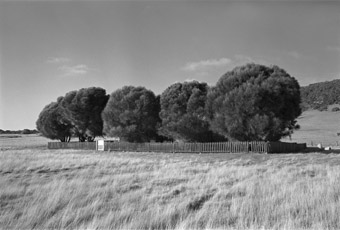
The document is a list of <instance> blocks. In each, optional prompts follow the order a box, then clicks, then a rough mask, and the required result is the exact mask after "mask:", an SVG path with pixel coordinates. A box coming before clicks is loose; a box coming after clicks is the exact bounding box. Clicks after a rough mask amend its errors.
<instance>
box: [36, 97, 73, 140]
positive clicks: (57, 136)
mask: <svg viewBox="0 0 340 230" xmlns="http://www.w3.org/2000/svg"><path fill="white" fill-rule="evenodd" d="M36 125H37V129H38V131H39V132H40V133H41V134H42V135H43V136H44V137H47V138H49V139H52V140H60V141H61V142H69V141H70V139H71V136H72V131H73V125H72V124H71V122H70V121H69V120H68V119H67V118H66V117H65V116H64V113H63V108H61V107H60V104H59V103H58V102H52V103H50V104H49V105H47V106H45V108H44V109H43V110H42V111H41V113H40V114H39V118H38V120H37V122H36Z"/></svg>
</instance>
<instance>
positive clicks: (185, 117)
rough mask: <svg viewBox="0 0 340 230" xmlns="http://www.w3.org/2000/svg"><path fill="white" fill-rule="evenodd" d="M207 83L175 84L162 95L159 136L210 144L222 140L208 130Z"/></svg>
mask: <svg viewBox="0 0 340 230" xmlns="http://www.w3.org/2000/svg"><path fill="white" fill-rule="evenodd" d="M207 92H208V86H207V84H206V83H200V82H198V81H191V82H184V83H175V84H173V85H171V86H170V87H168V88H167V89H166V90H165V91H164V92H163V93H162V95H161V99H160V103H161V112H160V117H161V119H162V126H161V128H160V133H161V134H163V135H165V136H167V137H171V138H173V139H177V140H184V141H197V142H210V141H214V140H221V139H223V138H222V137H221V136H219V135H217V134H214V133H213V132H212V131H210V130H209V123H208V121H207V119H206V116H205V102H206V96H207Z"/></svg>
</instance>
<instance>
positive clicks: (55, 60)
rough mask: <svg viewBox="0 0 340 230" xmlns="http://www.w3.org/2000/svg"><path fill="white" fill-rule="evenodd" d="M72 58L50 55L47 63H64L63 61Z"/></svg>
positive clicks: (68, 60)
mask: <svg viewBox="0 0 340 230" xmlns="http://www.w3.org/2000/svg"><path fill="white" fill-rule="evenodd" d="M70 61H71V59H69V58H66V57H50V58H48V59H47V61H46V62H47V63H52V64H62V63H67V62H70Z"/></svg>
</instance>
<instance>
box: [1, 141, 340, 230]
mask: <svg viewBox="0 0 340 230" xmlns="http://www.w3.org/2000/svg"><path fill="white" fill-rule="evenodd" d="M10 141H12V140H10ZM27 143H28V144H29V142H27ZM28 144H27V145H28ZM36 145H37V143H36V142H35V143H33V146H36ZM38 146H39V147H38V148H36V147H31V148H27V149H23V148H22V146H21V147H20V146H19V147H13V148H7V149H3V150H2V151H1V152H0V226H1V228H3V229H31V228H36V229H46V228H63V229H86V228H90V229H94V228H100V229H109V228H111V229H188V228H190V229H206V228H209V229H211V228H219V229H220V228H225V229H278V228H279V229H306V228H308V229H339V228H340V199H339V198H340V155H337V154H321V153H310V154H285V155H265V154H263V155H261V154H201V155H198V154H156V153H122V152H118V153H117V152H102V153H98V152H94V151H75V150H63V151H61V150H53V151H52V150H47V149H44V148H43V146H42V145H38Z"/></svg>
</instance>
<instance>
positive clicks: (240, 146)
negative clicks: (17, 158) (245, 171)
mask: <svg viewBox="0 0 340 230" xmlns="http://www.w3.org/2000/svg"><path fill="white" fill-rule="evenodd" d="M48 148H49V149H90V150H96V149H97V144H96V142H68V143H67V142H49V143H48ZM305 148H306V144H297V143H285V142H263V141H252V142H210V143H178V142H173V143H129V142H113V141H104V151H125V152H162V153H291V152H298V151H301V150H303V149H305Z"/></svg>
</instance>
